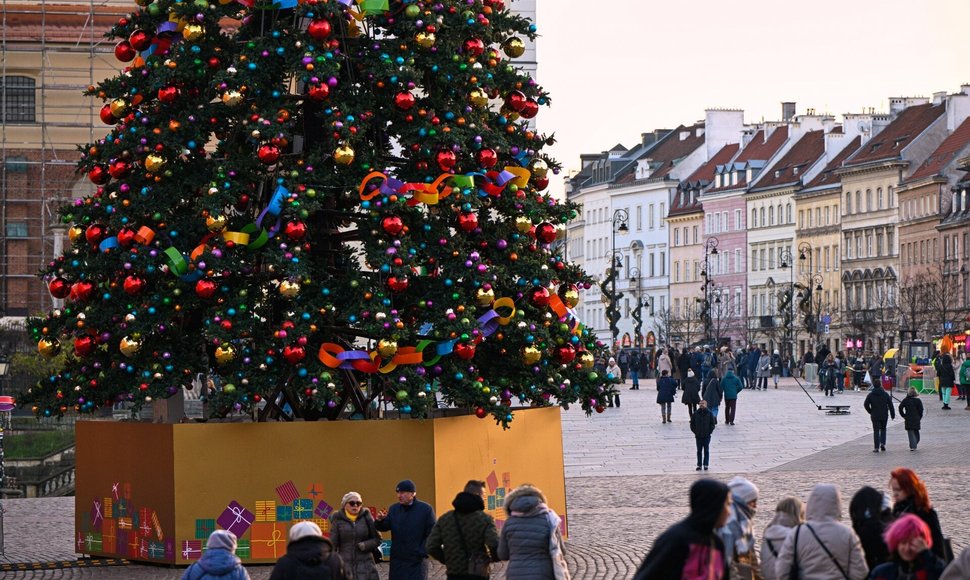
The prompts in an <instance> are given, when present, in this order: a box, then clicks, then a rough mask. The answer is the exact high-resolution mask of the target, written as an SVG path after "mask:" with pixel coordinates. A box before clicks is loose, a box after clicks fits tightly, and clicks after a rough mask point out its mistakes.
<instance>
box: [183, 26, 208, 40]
mask: <svg viewBox="0 0 970 580" xmlns="http://www.w3.org/2000/svg"><path fill="white" fill-rule="evenodd" d="M203 36H205V27H203V26H202V25H201V24H186V25H185V28H183V29H182V37H183V38H184V39H185V40H188V41H189V42H192V41H195V40H198V39H200V38H202V37H203Z"/></svg>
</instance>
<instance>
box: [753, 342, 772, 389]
mask: <svg viewBox="0 0 970 580" xmlns="http://www.w3.org/2000/svg"><path fill="white" fill-rule="evenodd" d="M770 374H771V356H770V355H769V354H768V351H767V350H765V351H762V353H761V358H759V359H758V386H757V388H756V390H758V391H760V390H765V391H767V390H768V376H769V375H770Z"/></svg>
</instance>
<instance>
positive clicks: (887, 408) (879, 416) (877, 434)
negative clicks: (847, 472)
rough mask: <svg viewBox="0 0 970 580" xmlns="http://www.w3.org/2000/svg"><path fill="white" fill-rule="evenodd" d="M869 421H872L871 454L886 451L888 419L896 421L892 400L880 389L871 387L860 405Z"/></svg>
mask: <svg viewBox="0 0 970 580" xmlns="http://www.w3.org/2000/svg"><path fill="white" fill-rule="evenodd" d="M862 406H863V408H865V410H866V413H869V419H870V420H871V421H872V445H873V450H872V451H873V453H879V451H880V450H881V451H885V450H886V425H887V424H888V423H889V417H890V416H892V418H893V421H895V420H896V411H895V409H893V399H892V397H891V396H890V395H889V393H887V392H886V389H884V388H882V387H872V388H871V389H870V390H869V394H868V395H866V400H865V402H863V403H862Z"/></svg>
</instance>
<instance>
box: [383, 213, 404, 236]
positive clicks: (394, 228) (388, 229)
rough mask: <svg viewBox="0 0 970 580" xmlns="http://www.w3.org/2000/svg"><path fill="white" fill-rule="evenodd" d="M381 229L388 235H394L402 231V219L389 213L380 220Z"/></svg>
mask: <svg viewBox="0 0 970 580" xmlns="http://www.w3.org/2000/svg"><path fill="white" fill-rule="evenodd" d="M381 229H383V230H384V233H386V234H388V235H390V236H396V235H398V234H400V233H401V232H403V231H404V220H402V219H401V218H400V217H398V216H396V215H389V216H387V217H386V218H384V219H382V220H381Z"/></svg>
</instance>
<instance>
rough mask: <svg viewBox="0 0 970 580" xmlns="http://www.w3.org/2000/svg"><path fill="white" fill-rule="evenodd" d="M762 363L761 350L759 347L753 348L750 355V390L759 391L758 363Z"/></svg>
mask: <svg viewBox="0 0 970 580" xmlns="http://www.w3.org/2000/svg"><path fill="white" fill-rule="evenodd" d="M760 362H761V349H760V348H759V347H757V346H754V345H752V346H751V352H750V353H749V354H748V388H749V389H755V390H757V389H758V363H760Z"/></svg>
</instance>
